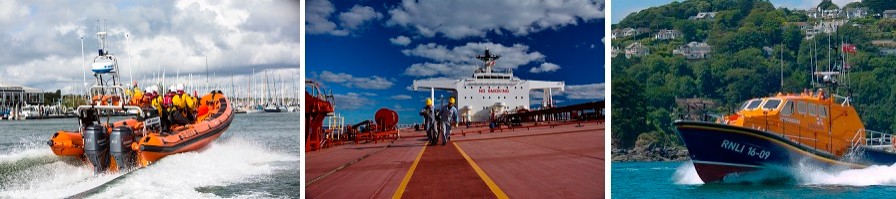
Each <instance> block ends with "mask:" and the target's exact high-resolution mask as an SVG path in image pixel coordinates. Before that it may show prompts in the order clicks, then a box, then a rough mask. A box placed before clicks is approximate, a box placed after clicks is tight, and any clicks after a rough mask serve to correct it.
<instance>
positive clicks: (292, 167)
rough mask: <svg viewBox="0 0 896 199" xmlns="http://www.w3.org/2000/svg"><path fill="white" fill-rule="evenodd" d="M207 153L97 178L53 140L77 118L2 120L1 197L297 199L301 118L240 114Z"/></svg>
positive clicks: (167, 160)
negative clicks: (55, 148) (58, 151)
mask: <svg viewBox="0 0 896 199" xmlns="http://www.w3.org/2000/svg"><path fill="white" fill-rule="evenodd" d="M234 116H235V117H236V118H234V120H233V123H232V124H231V126H230V129H229V130H228V131H226V132H225V133H224V134H223V135H221V137H220V138H218V139H217V140H215V141H214V142H213V143H212V144H211V145H209V146H208V147H207V148H205V149H204V150H202V151H198V152H189V153H183V154H177V155H172V156H168V157H166V158H164V159H162V160H160V161H158V162H156V163H154V164H153V165H151V166H149V167H146V168H143V169H140V170H136V171H133V172H130V173H128V174H125V175H124V176H121V174H105V175H94V174H93V172H92V170H91V169H90V168H88V167H87V166H86V165H84V163H82V162H81V161H78V160H73V159H64V158H59V157H57V156H56V155H54V154H53V152H52V151H50V149H49V147H48V146H47V145H46V141H47V140H48V139H49V138H50V136H52V135H53V133H54V132H55V131H57V130H61V129H74V128H77V125H78V124H77V120H75V119H47V120H26V121H0V198H22V197H25V198H60V197H67V196H71V195H72V194H78V193H81V192H84V191H87V190H91V189H93V188H94V187H99V188H98V189H93V190H92V191H90V192H89V194H85V196H86V197H87V198H122V197H123V198H298V197H299V186H300V185H301V184H300V183H299V175H300V171H299V160H300V157H299V148H300V147H299V144H297V143H299V137H300V136H299V127H298V118H299V115H298V113H260V114H239V115H234Z"/></svg>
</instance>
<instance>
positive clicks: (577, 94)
mask: <svg viewBox="0 0 896 199" xmlns="http://www.w3.org/2000/svg"><path fill="white" fill-rule="evenodd" d="M563 94H564V95H565V96H566V98H567V99H603V98H604V84H603V83H596V84H583V85H566V88H565V91H564V92H563Z"/></svg>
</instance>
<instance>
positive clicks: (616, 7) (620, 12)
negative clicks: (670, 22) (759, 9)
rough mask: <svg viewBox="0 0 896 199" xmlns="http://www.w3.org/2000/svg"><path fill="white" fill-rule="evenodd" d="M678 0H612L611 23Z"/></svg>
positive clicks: (801, 1)
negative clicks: (634, 13)
mask: <svg viewBox="0 0 896 199" xmlns="http://www.w3.org/2000/svg"><path fill="white" fill-rule="evenodd" d="M673 1H679V2H681V0H631V1H613V3H612V5H611V6H612V12H613V13H611V16H610V17H611V18H610V19H611V20H613V21H612V23H614V24H615V23H619V21H621V20H622V19H623V18H625V16H628V14H631V13H633V12H637V11H639V10H643V9H645V8H650V7H655V6H660V5H665V4H668V3H669V2H673ZM856 1H859V0H834V1H833V2H834V3H835V4H837V5H839V6H844V5H846V4H847V3H849V2H856ZM771 2H772V4H775V7H781V6H783V7H788V8H793V9H807V8H811V7H815V6H817V5H818V3H821V0H772V1H771Z"/></svg>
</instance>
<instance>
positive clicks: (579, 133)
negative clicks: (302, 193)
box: [306, 121, 605, 198]
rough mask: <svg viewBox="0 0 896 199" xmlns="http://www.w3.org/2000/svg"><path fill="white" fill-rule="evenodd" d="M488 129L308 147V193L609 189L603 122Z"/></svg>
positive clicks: (595, 192)
mask: <svg viewBox="0 0 896 199" xmlns="http://www.w3.org/2000/svg"><path fill="white" fill-rule="evenodd" d="M532 125H533V124H531V123H525V124H523V127H517V128H514V129H503V130H502V131H495V132H489V130H488V127H470V128H466V127H463V126H461V127H458V128H456V129H455V130H454V132H453V134H452V136H451V139H452V140H451V142H449V143H448V144H447V145H441V144H440V145H430V146H427V145H426V138H425V133H424V132H423V131H413V130H405V131H402V132H401V137H402V138H399V139H397V140H394V141H386V142H379V143H367V144H345V145H341V146H337V147H332V148H327V149H322V150H318V151H313V152H308V153H307V158H306V160H307V162H306V177H307V178H306V186H307V187H306V188H307V189H306V190H307V191H306V192H307V196H308V198H390V197H391V198H396V197H397V198H401V197H404V198H506V197H510V198H595V197H603V196H604V191H605V190H604V187H605V186H604V175H605V174H604V161H605V160H604V149H605V147H604V125H603V124H601V123H598V122H593V121H591V122H574V123H568V124H559V125H550V126H549V125H540V126H532Z"/></svg>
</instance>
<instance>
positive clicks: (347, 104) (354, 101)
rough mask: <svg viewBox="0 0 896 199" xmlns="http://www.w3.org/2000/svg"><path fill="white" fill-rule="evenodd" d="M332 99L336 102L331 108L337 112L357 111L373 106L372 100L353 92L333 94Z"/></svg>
mask: <svg viewBox="0 0 896 199" xmlns="http://www.w3.org/2000/svg"><path fill="white" fill-rule="evenodd" d="M333 98H334V99H335V100H336V101H335V103H334V105H333V106H334V108H336V109H337V110H357V109H360V108H364V107H368V106H372V105H374V104H375V102H374V101H373V100H372V99H368V98H365V97H364V96H362V95H361V94H358V93H353V92H349V93H346V94H333Z"/></svg>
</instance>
